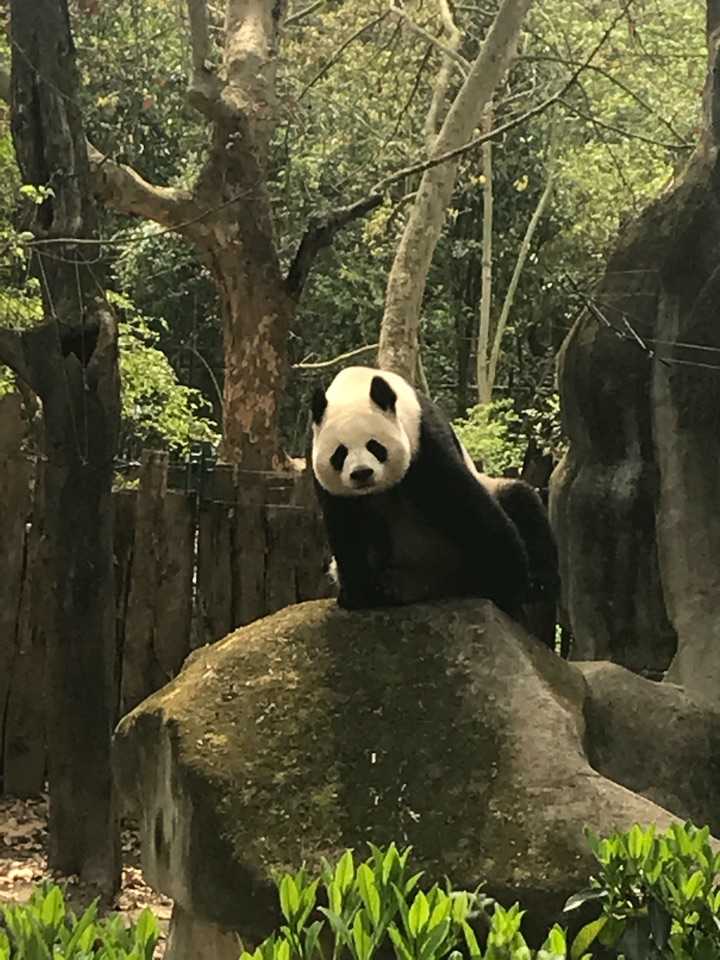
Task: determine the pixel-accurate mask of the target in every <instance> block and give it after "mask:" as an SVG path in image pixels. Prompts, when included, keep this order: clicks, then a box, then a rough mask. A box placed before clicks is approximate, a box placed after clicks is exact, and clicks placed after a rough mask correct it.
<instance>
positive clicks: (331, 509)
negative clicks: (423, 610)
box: [309, 368, 530, 619]
mask: <svg viewBox="0 0 720 960" xmlns="http://www.w3.org/2000/svg"><path fill="white" fill-rule="evenodd" d="M354 369H355V370H359V369H360V368H354ZM363 369H365V368H363ZM339 376H342V374H341V375H339ZM368 377H371V378H372V380H370V379H368V385H370V383H371V382H372V387H371V388H370V389H371V391H376V392H377V393H378V396H379V398H380V401H381V402H380V413H379V414H378V416H380V414H382V415H384V416H385V418H386V420H387V418H391V417H392V415H393V412H394V400H393V398H394V397H395V392H394V391H393V389H392V387H390V386H389V385H388V384H387V383H386V382H384V381H383V386H379V385H378V383H377V381H378V380H381V381H382V380H383V378H384V377H385V375H384V374H382V373H381V372H380V371H368ZM391 382H394V383H396V381H391ZM409 390H412V388H411V387H409V385H407V384H406V385H404V387H403V391H405V393H404V394H403V396H404V398H405V399H406V400H407V397H411V398H412V397H414V402H415V403H416V404H417V415H418V416H419V435H418V437H417V439H416V440H411V443H410V447H411V453H412V457H411V460H410V463H409V467H408V469H407V471H406V472H405V473H404V475H403V476H402V479H400V481H399V482H397V483H395V484H394V485H393V486H391V487H390V488H389V489H384V490H382V491H381V492H377V493H375V492H365V494H366V495H353V491H349V492H348V493H347V495H337V494H335V493H331V492H329V491H328V490H327V489H326V488H325V487H324V486H323V484H322V483H320V482H319V481H318V476H317V472H316V469H315V468H316V467H317V463H315V462H314V460H313V443H314V442H317V439H318V437H320V436H321V432H322V430H323V424H324V420H325V418H326V416H327V408H328V400H327V398H326V396H325V394H324V392H323V391H319V392H318V393H316V396H315V398H314V400H313V422H314V430H313V436H312V437H311V449H310V451H309V452H310V457H309V462H310V463H312V464H313V478H314V483H315V489H316V492H317V496H318V499H319V502H320V506H321V508H322V511H323V515H324V520H325V526H326V530H327V534H328V540H329V544H330V548H331V550H332V552H333V555H334V557H335V560H336V562H337V569H338V577H339V584H340V592H339V596H338V603H339V605H340V606H342V607H345V608H347V609H358V608H365V607H377V606H390V605H400V604H408V603H416V602H422V601H432V600H439V599H445V598H450V597H485V598H488V599H490V600H492V601H493V602H494V603H495V604H496V605H497V606H498V607H499V608H500V609H501V610H504V611H505V612H506V613H508V614H509V615H510V616H513V617H516V618H518V619H520V618H521V617H522V606H523V603H524V602H525V601H526V600H527V599H528V596H529V590H530V576H529V565H528V557H527V552H526V549H525V545H524V543H523V541H522V539H521V536H520V534H519V533H518V530H517V529H516V526H515V525H514V523H513V522H512V521H511V520H510V518H509V515H508V513H506V512H505V510H504V509H503V508H502V507H501V506H500V504H499V503H498V501H497V500H496V499H495V497H494V496H493V495H492V494H491V493H490V492H489V491H488V490H487V489H485V487H484V486H483V484H482V483H480V482H479V478H478V475H477V474H474V473H473V472H471V470H470V469H469V468H468V464H467V462H466V459H465V457H464V455H463V451H462V448H461V447H460V444H459V443H458V441H457V438H456V437H455V434H454V433H453V430H452V428H451V427H450V424H449V423H448V421H447V419H446V418H445V417H444V416H443V414H442V413H441V411H440V410H439V408H438V407H437V406H436V405H435V404H434V403H432V402H431V401H430V400H428V399H427V398H426V397H424V396H422V395H420V394H417V393H415V391H412V394H408V393H407V392H406V391H409ZM329 392H330V391H329ZM371 395H372V393H371ZM373 399H374V398H373ZM332 407H333V404H332V401H331V402H330V409H331V410H332ZM358 416H365V417H366V418H368V419H369V420H371V419H372V413H370V414H368V413H367V412H364V413H360V412H359V414H358ZM384 425H386V424H385V423H384ZM368 439H371V437H368ZM335 440H337V443H338V444H341V442H342V438H341V434H340V433H338V435H337V438H336V437H333V442H335ZM391 455H392V451H391ZM328 459H329V458H328ZM321 466H322V469H323V470H327V471H328V474H329V473H330V470H329V468H328V467H327V465H326V464H325V462H324V461H323V463H322V465H321Z"/></svg>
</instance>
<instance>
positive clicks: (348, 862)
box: [335, 850, 355, 895]
mask: <svg viewBox="0 0 720 960" xmlns="http://www.w3.org/2000/svg"><path fill="white" fill-rule="evenodd" d="M354 876H355V867H354V864H353V855H352V850H346V851H345V853H344V854H343V855H342V857H340V860H339V861H338V865H337V867H336V868H335V882H336V883H337V884H338V886H339V887H340V891H341V893H342V894H343V895H344V894H345V893H346V892H347V891H348V890H349V889H350V885H351V884H352V882H353V878H354Z"/></svg>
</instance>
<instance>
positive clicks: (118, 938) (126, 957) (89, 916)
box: [0, 884, 158, 960]
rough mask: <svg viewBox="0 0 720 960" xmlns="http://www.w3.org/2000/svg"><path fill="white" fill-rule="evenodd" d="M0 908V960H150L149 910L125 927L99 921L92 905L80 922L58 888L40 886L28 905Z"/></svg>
mask: <svg viewBox="0 0 720 960" xmlns="http://www.w3.org/2000/svg"><path fill="white" fill-rule="evenodd" d="M0 909H1V910H2V920H3V926H4V928H5V929H4V930H3V929H2V927H0V960H51V958H52V960H88V958H90V957H92V958H93V960H152V956H153V951H154V950H155V944H156V943H157V939H158V925H157V920H156V919H155V917H154V916H153V914H152V913H151V912H150V910H148V909H147V908H146V909H145V910H143V911H142V913H141V914H140V916H139V917H138V920H137V923H134V924H131V925H130V926H126V925H125V924H124V923H123V921H122V918H121V917H119V916H117V915H116V916H111V917H107V918H104V919H98V916H97V900H96V901H94V902H93V903H92V904H90V906H89V907H88V908H87V910H85V912H84V913H83V914H82V916H81V917H80V918H79V919H78V917H76V916H75V914H74V913H72V911H70V910H69V909H68V908H67V905H66V903H65V897H64V894H63V891H62V889H61V887H59V886H57V884H44V885H43V886H41V887H40V888H38V889H37V890H35V891H34V893H33V895H32V897H31V898H30V901H29V902H28V903H25V904H18V905H4V906H2V908H0Z"/></svg>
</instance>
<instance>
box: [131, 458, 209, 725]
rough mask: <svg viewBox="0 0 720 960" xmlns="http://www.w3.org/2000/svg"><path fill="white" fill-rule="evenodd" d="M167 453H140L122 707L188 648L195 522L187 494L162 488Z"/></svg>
mask: <svg viewBox="0 0 720 960" xmlns="http://www.w3.org/2000/svg"><path fill="white" fill-rule="evenodd" d="M167 469H168V456H167V454H166V453H160V452H157V451H151V450H146V451H144V452H143V460H142V467H141V471H140V489H139V490H138V494H137V500H136V505H135V541H134V547H133V555H132V565H131V572H130V590H129V593H128V602H127V611H126V614H125V643H124V647H123V660H122V673H123V679H122V709H123V712H127V711H128V710H131V709H132V708H133V707H134V706H136V705H137V704H138V703H139V702H140V701H141V700H143V699H144V698H145V697H147V696H149V694H150V693H152V692H153V691H155V690H157V689H159V688H160V687H161V686H162V685H163V684H164V683H167V682H168V680H170V679H172V677H174V676H175V674H176V673H177V672H178V670H179V669H180V667H181V665H182V662H183V660H184V659H185V657H186V656H187V654H188V653H189V651H190V629H191V624H192V578H193V568H194V538H195V521H194V509H193V504H192V498H191V497H190V496H188V495H186V494H184V493H176V492H171V493H168V491H167Z"/></svg>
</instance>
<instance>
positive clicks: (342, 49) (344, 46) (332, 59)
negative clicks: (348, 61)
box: [298, 10, 390, 102]
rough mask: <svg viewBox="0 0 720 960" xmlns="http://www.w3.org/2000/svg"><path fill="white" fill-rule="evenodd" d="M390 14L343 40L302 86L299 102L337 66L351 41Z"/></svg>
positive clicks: (387, 13) (376, 19)
mask: <svg viewBox="0 0 720 960" xmlns="http://www.w3.org/2000/svg"><path fill="white" fill-rule="evenodd" d="M389 16H390V11H389V10H386V11H385V13H381V14H380V16H379V17H375V19H374V20H370V21H369V22H368V23H366V24H365V25H364V26H362V27H360V28H359V29H358V30H356V31H355V32H354V33H353V34H351V35H350V36H349V37H348V38H347V40H345V41H343V43H341V44H340V46H339V47H338V48H337V50H336V51H335V53H334V54H333V55H332V57H330V59H329V60H328V62H327V63H326V64H325V65H324V66H323V67H322V68H321V69H320V70H318V72H317V73H316V74H315V76H314V77H313V78H312V80H310V81H308V83H306V84H305V86H304V87H303V88H302V90H301V91H300V93H299V95H298V102H299V101H300V100H302V98H303V97H304V96H305V94H306V93H307V92H308V90H309V89H310V88H311V87H314V86H315V84H316V83H317V82H318V81H319V80H322V78H323V77H324V76H325V74H326V73H327V72H328V70H330V69H331V67H334V66H335V64H336V63H337V62H338V60H339V59H340V57H341V56H342V55H343V53H344V52H345V50H347V48H348V47H349V46H350V44H351V43H354V41H355V40H357V39H358V37H361V36H362V35H363V34H364V33H365V32H366V31H368V30H372V28H373V27H376V26H377V25H378V24H379V23H382V22H383V20H385V19H387V17H389Z"/></svg>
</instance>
